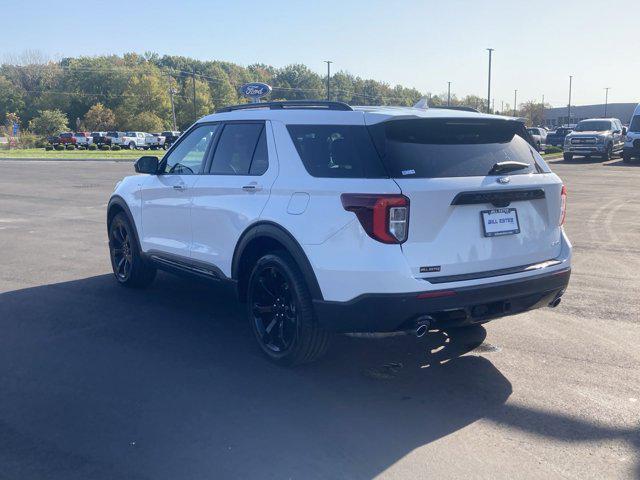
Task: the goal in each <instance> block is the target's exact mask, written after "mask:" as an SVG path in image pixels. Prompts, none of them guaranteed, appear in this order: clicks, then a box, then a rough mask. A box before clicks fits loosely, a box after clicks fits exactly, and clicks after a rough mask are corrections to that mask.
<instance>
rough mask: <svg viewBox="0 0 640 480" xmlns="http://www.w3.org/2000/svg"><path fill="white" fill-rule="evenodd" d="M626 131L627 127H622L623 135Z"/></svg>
mask: <svg viewBox="0 0 640 480" xmlns="http://www.w3.org/2000/svg"><path fill="white" fill-rule="evenodd" d="M627 131H628V130H627V127H622V134H623V135H626V134H627Z"/></svg>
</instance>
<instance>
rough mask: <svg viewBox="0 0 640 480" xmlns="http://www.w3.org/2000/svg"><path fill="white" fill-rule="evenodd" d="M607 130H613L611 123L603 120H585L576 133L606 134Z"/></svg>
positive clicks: (578, 126)
mask: <svg viewBox="0 0 640 480" xmlns="http://www.w3.org/2000/svg"><path fill="white" fill-rule="evenodd" d="M605 130H611V122H607V121H602V120H585V121H582V122H580V123H578V125H576V128H575V129H574V131H575V132H604V131H605Z"/></svg>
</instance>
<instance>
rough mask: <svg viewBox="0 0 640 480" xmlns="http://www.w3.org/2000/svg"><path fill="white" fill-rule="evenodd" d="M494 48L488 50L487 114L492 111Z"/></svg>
mask: <svg viewBox="0 0 640 480" xmlns="http://www.w3.org/2000/svg"><path fill="white" fill-rule="evenodd" d="M493 50H494V49H493V48H487V51H488V52H489V81H488V82H487V113H489V112H490V111H491V54H492V53H493Z"/></svg>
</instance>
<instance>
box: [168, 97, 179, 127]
mask: <svg viewBox="0 0 640 480" xmlns="http://www.w3.org/2000/svg"><path fill="white" fill-rule="evenodd" d="M175 94H176V90H175V89H174V88H173V87H169V98H171V115H172V116H173V130H174V131H175V130H177V128H176V107H175V104H174V103H173V96H174V95H175Z"/></svg>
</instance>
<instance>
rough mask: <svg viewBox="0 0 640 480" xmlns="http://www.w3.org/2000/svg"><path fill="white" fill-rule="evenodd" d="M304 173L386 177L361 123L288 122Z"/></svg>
mask: <svg viewBox="0 0 640 480" xmlns="http://www.w3.org/2000/svg"><path fill="white" fill-rule="evenodd" d="M287 129H288V130H289V135H290V136H291V140H293V143H294V145H295V147H296V150H297V151H298V155H300V159H301V160H302V163H303V164H304V167H305V168H306V170H307V172H309V174H310V175H312V176H314V177H324V178H388V175H387V173H386V172H385V169H384V167H383V165H382V163H381V161H380V157H379V156H378V153H377V152H376V149H375V147H374V145H373V142H372V140H371V136H370V135H369V132H368V130H367V127H365V126H364V125H288V126H287Z"/></svg>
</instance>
